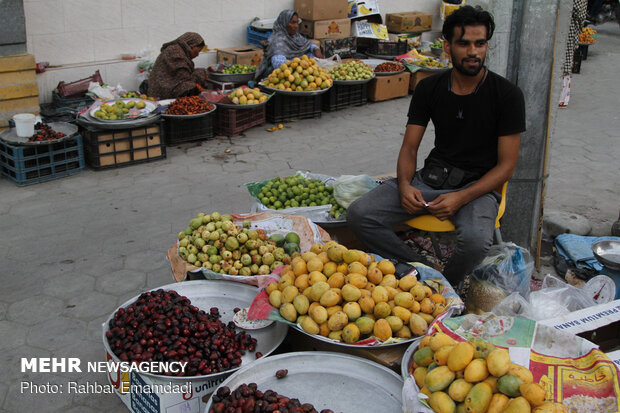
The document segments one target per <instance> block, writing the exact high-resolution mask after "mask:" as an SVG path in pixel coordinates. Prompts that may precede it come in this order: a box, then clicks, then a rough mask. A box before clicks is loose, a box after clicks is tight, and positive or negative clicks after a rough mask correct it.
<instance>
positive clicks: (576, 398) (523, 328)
mask: <svg viewBox="0 0 620 413" xmlns="http://www.w3.org/2000/svg"><path fill="white" fill-rule="evenodd" d="M434 328H435V329H436V330H439V331H443V332H445V333H446V334H449V335H450V336H451V337H453V338H454V339H456V340H457V341H466V340H468V339H470V338H475V337H480V338H482V339H484V340H486V341H488V342H490V343H492V344H494V345H496V346H500V347H505V348H508V350H509V352H510V359H511V361H512V362H513V363H516V364H520V365H522V366H525V367H527V368H529V369H530V371H531V372H532V374H533V376H534V382H537V383H538V382H539V383H540V384H541V385H542V386H543V388H544V389H545V390H546V392H547V398H548V399H549V400H552V401H555V402H558V403H562V404H564V405H565V406H566V407H567V408H568V411H569V412H570V413H582V412H599V413H614V412H617V411H620V400H619V397H620V382H619V378H618V377H619V370H618V367H617V366H616V365H615V364H614V363H613V362H612V361H611V360H610V359H609V358H608V357H607V356H606V355H605V354H604V353H603V352H601V351H600V350H598V349H597V347H596V345H594V344H593V343H591V342H589V341H587V340H585V339H583V338H581V337H578V336H575V335H573V334H569V333H566V332H563V331H559V330H556V329H554V328H553V327H548V326H545V325H542V324H538V323H536V322H535V321H533V320H528V319H525V318H516V317H515V318H513V317H498V316H495V315H494V314H491V313H484V314H481V315H475V314H468V315H466V316H462V317H455V318H450V319H444V320H443V321H440V322H438V323H435V324H434ZM432 332H434V331H432V330H431V329H429V334H432ZM403 363H409V366H408V367H409V372H410V374H409V377H407V378H406V379H405V384H404V386H403V411H404V412H405V413H414V412H415V413H418V412H428V413H432V410H431V409H430V408H429V407H428V406H427V405H426V402H425V400H426V399H427V396H425V395H424V394H422V393H419V391H420V390H419V388H418V387H417V385H416V383H415V380H414V379H413V376H412V375H411V366H410V364H411V360H403Z"/></svg>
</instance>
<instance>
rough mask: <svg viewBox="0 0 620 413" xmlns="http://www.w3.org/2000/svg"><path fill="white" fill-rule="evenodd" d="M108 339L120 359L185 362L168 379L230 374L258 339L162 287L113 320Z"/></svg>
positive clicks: (141, 297)
mask: <svg viewBox="0 0 620 413" xmlns="http://www.w3.org/2000/svg"><path fill="white" fill-rule="evenodd" d="M108 327H109V330H108V331H106V338H107V339H108V343H109V344H110V348H111V349H112V352H113V353H114V354H116V356H117V357H118V358H119V359H120V360H121V361H129V362H136V363H140V362H143V361H147V362H151V361H160V362H169V361H180V362H187V363H188V364H187V366H185V371H183V372H179V373H170V372H167V373H164V374H165V375H177V376H199V375H206V374H213V373H218V372H220V371H224V370H230V369H232V368H235V367H238V366H239V365H240V364H241V356H242V355H244V354H245V352H246V350H247V351H255V350H256V339H255V338H252V337H251V336H250V335H249V334H246V333H245V332H240V333H237V332H236V330H235V324H234V323H233V322H232V321H231V322H229V323H228V324H224V323H223V322H221V321H220V313H219V310H218V309H217V308H216V307H213V308H211V309H210V311H209V313H206V312H205V311H203V310H200V309H198V307H196V306H193V305H191V302H190V300H189V299H188V298H187V297H183V296H181V295H179V294H178V293H177V292H176V291H172V290H170V291H164V290H162V289H159V290H156V291H149V292H145V293H142V294H141V295H140V297H138V299H137V300H136V301H135V302H134V303H132V304H130V305H129V306H128V307H126V308H119V309H118V310H117V311H116V313H115V314H114V317H113V318H112V319H111V320H110V322H109V325H108Z"/></svg>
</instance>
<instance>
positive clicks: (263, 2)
mask: <svg viewBox="0 0 620 413" xmlns="http://www.w3.org/2000/svg"><path fill="white" fill-rule="evenodd" d="M293 3H294V1H293V0H103V1H102V0H24V10H25V15H26V34H27V47H28V53H31V54H33V55H34V56H35V59H36V61H37V62H43V61H47V62H50V64H51V65H53V66H60V67H56V68H49V69H48V70H47V72H45V73H43V74H40V75H38V78H37V79H38V80H37V83H38V85H39V96H40V101H41V102H48V101H50V100H51V91H52V89H53V88H54V87H56V85H57V84H58V82H59V81H60V80H64V81H68V82H69V81H74V80H78V79H81V78H84V77H87V76H90V75H92V74H93V73H94V72H95V70H100V72H101V74H102V77H103V80H104V81H105V82H107V83H110V84H113V85H116V84H117V83H121V84H122V85H123V86H124V87H125V88H126V89H128V90H135V89H136V88H137V86H138V82H137V78H136V75H137V68H136V64H137V61H122V60H120V56H121V55H122V54H124V53H138V54H139V53H142V52H144V51H147V50H155V51H158V50H159V48H160V47H161V45H162V44H163V43H165V42H168V41H170V40H172V39H175V38H176V37H178V36H179V35H181V34H183V33H184V32H187V31H195V32H198V33H200V34H201V35H202V36H203V37H204V39H205V42H206V44H207V46H208V47H209V48H210V49H215V48H225V47H235V46H240V45H244V44H246V27H247V25H248V23H249V22H250V21H251V20H252V19H253V18H254V17H259V18H271V17H276V16H277V15H278V13H279V12H280V11H281V10H283V9H286V8H293ZM439 3H440V1H439V0H379V8H380V10H381V14H382V15H383V17H384V18H385V13H392V12H399V11H411V10H418V11H424V12H427V13H432V14H433V32H431V33H426V34H425V36H424V38H425V39H432V38H434V37H437V36H438V35H439V34H440V31H441V23H442V21H441V20H440V18H439ZM504 30H506V31H507V30H509V28H508V27H506V28H504ZM214 62H215V51H211V52H207V53H202V54H201V55H200V56H199V57H198V58H196V60H195V63H196V66H198V67H204V66H208V65H209V64H211V63H214Z"/></svg>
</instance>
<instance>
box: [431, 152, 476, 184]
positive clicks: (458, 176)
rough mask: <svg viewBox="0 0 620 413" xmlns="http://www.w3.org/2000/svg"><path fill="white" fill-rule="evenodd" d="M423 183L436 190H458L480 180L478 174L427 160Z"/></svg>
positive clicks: (441, 162)
mask: <svg viewBox="0 0 620 413" xmlns="http://www.w3.org/2000/svg"><path fill="white" fill-rule="evenodd" d="M421 174H422V181H424V183H425V184H426V185H428V186H430V187H431V188H434V189H456V188H460V187H462V186H465V185H467V184H468V183H470V182H472V181H475V180H477V179H480V176H481V175H480V174H479V173H477V172H470V171H466V170H464V169H461V168H457V167H456V166H451V165H448V164H447V163H445V162H443V161H441V160H439V159H436V158H430V157H429V158H426V161H424V168H423V169H422V172H421Z"/></svg>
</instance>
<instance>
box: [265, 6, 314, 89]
mask: <svg viewBox="0 0 620 413" xmlns="http://www.w3.org/2000/svg"><path fill="white" fill-rule="evenodd" d="M305 54H308V55H311V56H312V55H313V56H316V57H323V54H322V53H321V49H320V48H319V46H317V45H316V44H314V43H312V42H311V41H310V40H308V39H306V38H305V37H304V36H303V35H301V34H299V16H298V15H297V13H296V12H295V11H293V10H283V11H282V12H280V15H279V16H278V18H277V19H276V21H275V23H274V24H273V31H272V32H271V36H270V37H269V46H267V51H266V53H265V56H264V58H263V61H262V62H261V64H260V66H259V67H258V70H257V71H256V79H257V80H259V79H261V78H263V77H265V76H267V75H268V74H269V73H271V72H272V71H273V69H275V68H278V67H280V65H281V64H282V63H284V62H285V61H287V60H290V59H292V58H294V57H301V56H303V55H305Z"/></svg>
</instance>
